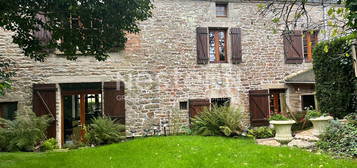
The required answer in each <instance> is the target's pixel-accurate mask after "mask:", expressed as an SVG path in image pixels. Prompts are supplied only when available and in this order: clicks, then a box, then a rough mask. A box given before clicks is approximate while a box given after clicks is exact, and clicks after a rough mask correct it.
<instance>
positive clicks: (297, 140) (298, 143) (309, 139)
mask: <svg viewBox="0 0 357 168" xmlns="http://www.w3.org/2000/svg"><path fill="white" fill-rule="evenodd" d="M318 140H319V138H317V137H315V136H313V135H312V129H309V130H305V131H300V132H297V133H296V134H295V136H294V139H293V140H292V141H291V142H289V143H288V146H290V147H298V148H305V149H309V148H312V147H314V145H315V142H316V141H318ZM256 141H257V144H259V145H267V146H281V144H280V143H279V142H278V141H276V140H275V139H274V138H266V139H257V140H256Z"/></svg>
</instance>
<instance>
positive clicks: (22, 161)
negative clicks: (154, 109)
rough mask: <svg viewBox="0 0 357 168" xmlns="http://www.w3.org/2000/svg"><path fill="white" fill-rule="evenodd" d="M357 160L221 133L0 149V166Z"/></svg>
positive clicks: (305, 165) (336, 163)
mask: <svg viewBox="0 0 357 168" xmlns="http://www.w3.org/2000/svg"><path fill="white" fill-rule="evenodd" d="M356 165H357V161H356V160H335V159H332V158H331V157H329V156H327V155H318V154H313V153H310V152H307V151H304V150H300V149H291V148H288V147H268V146H260V145H256V144H254V141H252V140H247V139H231V138H224V137H199V136H176V137H174V136H173V137H152V138H142V139H135V140H132V141H128V142H124V143H119V144H114V145H108V146H103V147H97V148H86V149H80V150H72V151H69V152H47V153H0V167H1V168H10V167H11V168H12V167H15V168H16V167H18V168H41V167H43V168H51V167H53V168H54V167H61V168H71V167H73V168H89V167H95V168H120V167H123V168H130V167H135V168H140V167H152V168H159V167H162V168H170V167H175V168H176V167H177V168H184V167H192V168H205V167H217V168H224V167H227V168H231V167H257V168H267V167H294V168H298V167H302V168H309V167H313V168H322V167H323V168H325V167H331V168H343V167H357V166H356Z"/></svg>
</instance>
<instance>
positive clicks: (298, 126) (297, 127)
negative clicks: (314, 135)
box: [291, 119, 313, 132]
mask: <svg viewBox="0 0 357 168" xmlns="http://www.w3.org/2000/svg"><path fill="white" fill-rule="evenodd" d="M312 127H313V125H312V122H311V121H310V120H306V119H304V120H300V121H296V123H294V124H293V125H292V126H291V130H292V131H293V132H295V131H301V130H307V129H310V128H312Z"/></svg>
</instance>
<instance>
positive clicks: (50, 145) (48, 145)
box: [40, 138, 58, 151]
mask: <svg viewBox="0 0 357 168" xmlns="http://www.w3.org/2000/svg"><path fill="white" fill-rule="evenodd" d="M57 148H58V144H57V140H56V139H55V138H50V139H47V140H45V141H44V142H43V143H42V145H41V147H40V150H41V151H51V150H54V149H57Z"/></svg>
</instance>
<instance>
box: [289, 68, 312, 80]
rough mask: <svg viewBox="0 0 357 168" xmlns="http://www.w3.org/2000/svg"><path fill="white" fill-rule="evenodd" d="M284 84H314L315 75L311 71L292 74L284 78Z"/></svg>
mask: <svg viewBox="0 0 357 168" xmlns="http://www.w3.org/2000/svg"><path fill="white" fill-rule="evenodd" d="M285 83H286V84H294V83H302V84H304V83H305V84H315V74H314V71H313V69H308V70H305V71H302V72H298V73H295V74H292V75H290V76H288V77H286V78H285Z"/></svg>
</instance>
